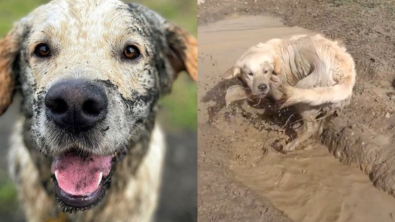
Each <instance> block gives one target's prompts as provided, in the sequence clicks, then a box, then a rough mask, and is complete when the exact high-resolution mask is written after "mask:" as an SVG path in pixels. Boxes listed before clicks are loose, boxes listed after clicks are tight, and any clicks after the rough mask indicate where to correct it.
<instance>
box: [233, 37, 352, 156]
mask: <svg viewBox="0 0 395 222" xmlns="http://www.w3.org/2000/svg"><path fill="white" fill-rule="evenodd" d="M233 77H240V78H241V79H242V80H243V81H244V82H245V83H246V85H248V87H249V89H250V91H251V94H252V96H255V97H261V98H262V97H265V96H266V95H270V96H272V97H273V98H274V99H275V100H277V101H279V102H281V103H282V107H287V106H291V105H294V106H295V108H296V110H297V112H298V113H299V114H300V115H301V116H302V119H303V121H304V124H303V129H302V131H301V133H298V134H299V135H298V137H297V138H296V139H294V140H293V141H291V142H290V143H289V144H287V146H286V147H285V148H284V151H292V150H294V149H295V148H296V147H297V146H298V145H299V144H300V143H302V142H303V141H305V140H307V139H309V138H310V137H312V136H314V135H317V136H318V135H320V134H321V133H322V130H323V125H324V120H325V118H326V117H328V116H331V115H332V114H333V113H334V112H336V111H338V110H341V109H342V108H343V107H344V106H346V105H348V104H349V103H350V100H351V96H352V90H353V87H354V85H355V78H356V71H355V64H354V60H353V58H352V57H351V55H350V54H349V53H347V52H346V48H345V47H344V46H343V45H342V44H341V43H339V42H338V41H331V40H329V39H327V38H325V37H323V36H321V35H296V36H293V37H291V38H290V39H271V40H269V41H267V42H265V43H259V44H258V45H256V46H253V47H251V48H250V49H248V50H247V52H246V53H244V55H242V56H241V57H240V58H239V59H238V60H237V61H236V63H235V65H234V66H233V67H232V68H231V69H230V70H229V71H228V72H227V78H233Z"/></svg>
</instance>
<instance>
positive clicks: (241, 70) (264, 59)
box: [225, 39, 281, 97]
mask: <svg viewBox="0 0 395 222" xmlns="http://www.w3.org/2000/svg"><path fill="white" fill-rule="evenodd" d="M275 40H277V39H275ZM275 40H272V41H271V42H268V43H264V44H262V43H260V44H258V45H256V46H253V47H251V48H249V49H248V50H247V52H245V53H244V54H243V55H242V56H241V57H240V58H239V59H238V60H237V61H236V63H235V64H234V65H233V67H232V68H230V69H229V70H228V71H227V72H226V77H225V78H226V79H230V78H235V77H240V78H241V79H242V80H243V82H244V83H245V84H246V85H247V86H248V87H249V88H250V90H251V94H252V96H256V97H265V96H266V95H267V94H268V93H269V91H270V81H271V79H272V77H273V75H278V74H279V73H280V71H281V70H280V61H279V60H278V59H277V57H276V54H275V53H276V51H275V48H274V45H273V44H272V42H273V41H275ZM274 43H276V42H274Z"/></svg>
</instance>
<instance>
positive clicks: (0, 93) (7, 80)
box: [0, 24, 23, 115]
mask: <svg viewBox="0 0 395 222" xmlns="http://www.w3.org/2000/svg"><path fill="white" fill-rule="evenodd" d="M21 32H23V30H22V29H21V26H20V25H18V24H17V25H15V27H14V29H13V30H12V31H10V32H9V33H8V34H7V35H6V36H5V37H4V38H3V39H1V40H0V115H1V114H3V113H4V112H5V111H6V110H7V108H8V106H9V105H10V104H11V102H12V98H13V95H14V89H15V82H16V73H14V70H13V68H14V62H15V60H16V58H17V56H18V54H19V51H20V45H21V40H22V33H21Z"/></svg>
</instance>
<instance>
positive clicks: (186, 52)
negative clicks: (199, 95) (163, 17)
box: [165, 22, 198, 82]
mask: <svg viewBox="0 0 395 222" xmlns="http://www.w3.org/2000/svg"><path fill="white" fill-rule="evenodd" d="M165 28H166V40H167V43H168V45H169V48H170V50H168V52H167V57H168V58H169V61H170V63H171V66H172V67H173V69H174V72H175V76H174V77H173V78H174V79H175V78H177V75H178V73H180V72H181V71H186V72H187V73H188V74H189V76H190V77H191V78H192V79H193V80H194V81H195V82H197V80H198V43H197V40H196V38H195V37H193V36H192V35H190V34H189V33H188V32H186V31H185V30H183V29H182V28H180V27H178V26H176V25H174V24H172V23H170V22H167V23H166V24H165ZM174 79H173V80H174Z"/></svg>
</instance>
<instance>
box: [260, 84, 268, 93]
mask: <svg viewBox="0 0 395 222" xmlns="http://www.w3.org/2000/svg"><path fill="white" fill-rule="evenodd" d="M258 89H259V90H260V91H262V92H263V91H266V89H267V85H266V84H260V85H259V86H258Z"/></svg>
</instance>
